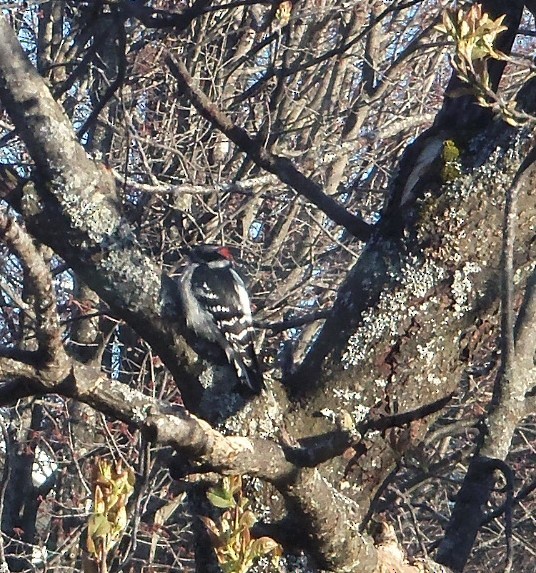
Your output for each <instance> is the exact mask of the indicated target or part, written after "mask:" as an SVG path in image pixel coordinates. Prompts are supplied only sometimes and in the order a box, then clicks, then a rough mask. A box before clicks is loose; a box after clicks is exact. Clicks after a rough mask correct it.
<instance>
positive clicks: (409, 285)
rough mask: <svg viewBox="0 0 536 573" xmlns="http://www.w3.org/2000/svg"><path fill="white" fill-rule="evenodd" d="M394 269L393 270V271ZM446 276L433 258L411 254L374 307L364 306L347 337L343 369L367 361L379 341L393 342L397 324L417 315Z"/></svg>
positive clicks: (397, 332) (396, 334)
mask: <svg viewBox="0 0 536 573" xmlns="http://www.w3.org/2000/svg"><path fill="white" fill-rule="evenodd" d="M393 272H396V271H393ZM445 277H446V272H445V270H444V269H443V268H442V267H440V266H439V265H438V264H436V263H435V262H434V261H433V260H424V261H423V260H419V258H418V257H416V256H410V257H408V259H407V260H406V261H404V263H403V264H402V266H401V269H400V271H399V273H398V274H397V275H396V278H397V280H398V286H397V287H395V289H394V290H390V291H384V292H383V293H382V294H381V295H380V300H379V302H378V304H377V306H376V307H375V308H370V309H367V310H366V311H365V312H364V313H363V316H362V321H361V325H360V327H359V328H358V330H357V331H356V332H355V333H354V334H353V335H352V336H351V337H350V339H349V341H348V346H347V348H346V352H345V353H344V355H343V358H342V362H343V365H344V367H345V368H349V367H351V366H356V365H358V364H359V363H360V362H362V361H364V360H366V359H367V358H368V356H369V354H370V349H371V348H372V347H373V346H374V345H375V344H376V343H377V342H379V341H382V342H384V343H385V342H387V344H394V342H395V340H396V339H397V337H398V336H399V334H400V325H401V324H403V323H404V322H405V321H407V319H411V318H412V317H413V316H416V315H417V314H418V313H419V312H420V311H421V310H422V309H421V308H420V307H421V305H424V304H426V301H425V300H423V301H421V302H420V303H419V304H415V302H414V301H415V300H418V299H422V298H424V297H425V296H426V295H427V294H428V293H429V292H430V291H431V290H432V289H433V288H434V287H435V286H436V285H438V284H439V282H440V281H442V280H443V279H444V278H445Z"/></svg>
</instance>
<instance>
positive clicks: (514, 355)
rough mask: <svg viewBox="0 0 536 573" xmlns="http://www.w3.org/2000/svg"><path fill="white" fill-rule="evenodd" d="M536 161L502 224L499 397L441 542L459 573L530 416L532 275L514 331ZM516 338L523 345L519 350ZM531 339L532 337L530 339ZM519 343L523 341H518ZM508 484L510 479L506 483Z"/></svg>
mask: <svg viewBox="0 0 536 573" xmlns="http://www.w3.org/2000/svg"><path fill="white" fill-rule="evenodd" d="M535 160H536V150H535V149H532V150H531V151H530V152H529V153H528V154H527V156H526V157H525V159H524V160H523V162H522V164H521V165H520V167H519V169H518V171H517V173H516V175H515V177H514V179H513V182H512V185H511V186H510V189H509V190H508V192H507V194H506V204H505V214H504V225H503V256H502V266H503V273H502V282H503V292H502V310H501V327H502V331H501V340H502V357H501V358H502V365H501V368H500V371H499V373H498V375H497V381H496V385H495V392H494V397H493V402H492V405H491V408H490V412H489V414H488V415H487V419H486V421H487V424H488V431H487V433H486V434H485V435H484V436H483V439H482V444H481V447H480V448H479V451H478V452H477V453H476V454H475V456H474V458H473V460H472V461H471V463H470V465H469V469H468V471H467V475H466V476H465V479H464V482H463V485H462V487H461V489H460V491H459V493H458V496H457V499H456V505H455V507H454V509H453V513H452V520H451V523H450V525H449V527H448V528H447V533H446V535H445V538H444V539H443V541H442V542H441V544H440V546H439V550H438V554H437V561H438V562H439V563H442V564H444V565H446V566H448V567H450V568H451V569H453V570H454V571H456V572H461V571H463V569H464V567H465V564H466V562H467V560H468V558H469V554H470V552H471V549H472V547H473V545H474V542H475V539H476V535H477V533H478V530H479V529H480V527H481V524H482V522H483V521H484V510H485V507H486V504H487V503H488V501H489V499H490V496H491V494H492V492H493V489H494V486H495V482H496V478H495V476H494V472H495V471H496V470H497V469H500V470H501V471H502V472H503V473H504V474H508V472H511V470H510V469H509V468H508V466H506V464H505V463H504V461H503V460H504V459H505V458H506V456H507V454H508V452H509V450H510V445H511V441H512V438H513V435H514V431H515V429H516V427H517V426H518V424H519V422H520V421H521V420H522V419H523V418H524V417H525V416H526V415H527V413H528V412H527V408H526V405H525V401H526V398H525V395H526V393H527V392H528V391H529V390H530V389H531V388H532V386H533V384H534V379H535V376H536V368H535V367H534V351H535V349H536V344H535V339H534V338H533V337H532V341H531V342H529V340H528V338H529V337H528V336H527V332H528V331H530V332H533V330H534V319H535V318H536V304H535V303H534V288H533V284H532V283H533V282H534V277H535V276H536V274H535V273H533V276H532V280H531V281H529V285H528V287H527V290H526V293H525V300H524V303H523V309H524V311H523V313H522V314H521V315H520V319H519V320H518V328H517V332H514V308H513V300H514V284H513V279H514V254H515V253H514V246H515V237H516V232H517V226H518V224H519V223H518V217H517V202H518V194H519V192H520V188H521V180H522V177H523V175H524V174H525V172H526V171H527V169H528V168H529V167H530V166H531V165H532V164H533V163H534V161H535ZM516 334H517V337H520V339H521V346H520V347H519V348H518V347H517V346H516ZM529 336H530V335H529ZM518 339H519V338H518ZM507 481H508V480H507ZM508 484H509V485H508V488H509V490H508V495H509V497H510V498H511V497H512V488H513V480H512V479H510V480H509V481H508ZM510 507H511V503H509V502H508V503H507V508H510ZM506 520H507V523H506V531H507V534H508V531H509V529H510V520H511V515H510V512H509V510H508V512H507V513H506ZM507 549H508V551H507V562H508V564H510V563H511V555H510V542H509V539H507Z"/></svg>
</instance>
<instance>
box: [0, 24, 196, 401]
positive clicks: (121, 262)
mask: <svg viewBox="0 0 536 573" xmlns="http://www.w3.org/2000/svg"><path fill="white" fill-rule="evenodd" d="M0 36H1V37H2V42H1V43H0V99H1V100H2V103H3V105H4V107H5V109H6V110H7V112H8V113H9V114H10V116H11V117H12V119H13V122H14V124H15V126H16V127H17V129H18V130H19V134H20V136H21V137H22V139H23V140H24V142H25V144H26V146H27V147H28V150H29V152H30V155H31V156H32V159H33V160H34V161H35V164H36V168H37V181H36V184H35V186H34V185H31V184H27V185H26V186H25V187H24V189H23V192H22V198H21V199H20V205H18V206H20V208H21V209H22V211H23V214H24V217H25V222H26V225H27V228H28V229H29V230H30V232H31V233H32V234H33V235H34V236H35V237H37V238H38V239H39V240H40V241H42V242H44V243H46V244H48V245H49V246H50V247H52V249H54V251H55V252H56V253H58V254H59V255H60V256H61V257H62V258H63V259H65V260H66V261H67V263H68V264H69V265H70V266H71V267H72V268H73V269H74V270H75V271H76V272H77V273H78V275H79V276H80V277H81V278H82V279H83V280H84V281H85V282H86V283H87V284H88V285H89V286H90V287H91V288H92V289H93V290H94V291H95V292H96V293H98V295H99V296H100V297H101V298H102V299H103V300H105V301H106V302H107V303H108V304H109V305H110V306H111V307H112V308H113V309H114V311H115V312H116V313H117V315H118V316H120V317H122V318H124V319H125V320H127V321H128V322H129V324H130V325H131V326H132V327H133V328H134V329H135V330H137V331H138V332H141V333H143V336H144V338H145V339H146V340H147V341H148V342H149V344H151V346H152V347H153V349H154V350H155V352H156V353H158V354H159V355H160V357H161V358H162V360H163V361H164V362H165V363H166V365H167V366H168V368H169V369H170V371H171V372H172V374H173V375H174V377H175V379H176V380H178V383H179V385H180V386H181V388H180V390H181V394H182V396H183V399H184V400H185V403H186V404H188V406H189V407H191V408H195V407H196V406H197V405H198V404H199V398H200V395H201V386H200V385H199V382H198V380H197V376H196V375H195V373H194V371H193V369H192V368H191V366H189V365H191V364H192V354H191V352H190V350H189V348H188V346H187V345H186V343H185V341H184V339H182V338H181V337H180V336H179V335H178V334H177V329H178V328H179V324H178V323H177V320H176V319H177V317H176V316H173V317H170V316H169V315H170V314H173V312H172V311H171V310H170V308H168V307H166V306H165V304H163V302H162V300H163V299H165V300H166V301H167V303H171V304H170V307H171V308H172V309H173V302H174V301H175V303H176V298H175V297H176V295H175V293H174V292H173V288H172V286H173V285H172V284H171V282H170V281H167V282H165V279H164V278H163V277H162V273H161V269H160V268H158V267H157V265H156V264H155V263H154V261H152V260H151V259H150V258H149V257H147V256H145V255H143V254H142V253H141V252H140V251H139V249H138V248H137V247H136V244H135V241H134V239H133V237H132V232H131V230H130V229H129V227H128V225H127V224H126V223H125V222H124V220H123V219H122V217H121V212H120V209H119V201H118V199H117V196H116V190H115V184H114V182H113V178H112V177H111V175H110V174H109V173H107V172H106V171H105V170H104V168H102V167H100V166H98V165H97V164H95V163H94V162H93V161H91V160H90V159H89V158H88V157H87V155H86V153H85V151H84V149H83V147H82V146H81V145H80V144H79V143H78V141H77V140H76V137H75V136H74V133H73V130H72V126H71V124H70V121H69V119H68V118H67V116H66V115H65V113H64V112H63V110H62V108H61V107H60V106H59V104H58V103H57V102H56V101H55V100H54V98H53V97H52V95H51V93H50V91H49V89H48V87H47V86H46V84H45V83H44V81H43V79H42V78H41V77H40V76H39V74H38V73H37V71H36V70H35V68H34V67H33V66H32V64H31V63H30V62H29V61H28V59H27V58H26V56H25V54H24V53H23V51H22V49H21V47H20V44H19V42H18V39H17V37H16V36H15V34H14V32H13V30H12V29H11V27H10V26H9V24H8V23H7V21H6V19H5V18H0ZM17 203H19V201H17ZM164 283H165V284H164ZM170 289H171V291H170ZM176 311H177V309H176V304H175V307H174V312H176ZM166 313H167V314H168V316H167V317H166V319H165V320H164V319H163V315H165V314H166Z"/></svg>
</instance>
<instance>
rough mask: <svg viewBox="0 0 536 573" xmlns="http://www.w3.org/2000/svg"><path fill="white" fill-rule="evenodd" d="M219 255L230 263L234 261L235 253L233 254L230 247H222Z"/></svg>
mask: <svg viewBox="0 0 536 573" xmlns="http://www.w3.org/2000/svg"><path fill="white" fill-rule="evenodd" d="M218 253H220V255H221V256H222V257H224V258H226V259H227V260H229V261H232V260H233V253H231V250H230V249H229V247H220V248H219V249H218Z"/></svg>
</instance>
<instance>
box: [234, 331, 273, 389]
mask: <svg viewBox="0 0 536 573" xmlns="http://www.w3.org/2000/svg"><path fill="white" fill-rule="evenodd" d="M241 350H242V351H241V352H237V351H236V350H235V349H233V348H232V347H231V346H229V347H228V351H227V352H226V353H227V358H228V360H229V362H230V363H231V364H232V365H233V366H234V368H235V370H236V374H237V376H238V379H239V380H240V383H241V384H242V385H243V386H244V388H247V389H249V390H250V391H251V393H252V394H255V395H257V394H260V393H261V392H262V391H263V390H264V389H266V385H265V384H264V379H263V376H262V372H261V369H260V367H259V361H258V358H257V355H256V354H255V350H254V348H253V342H252V341H250V342H249V344H248V345H247V347H245V348H242V349H241Z"/></svg>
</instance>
